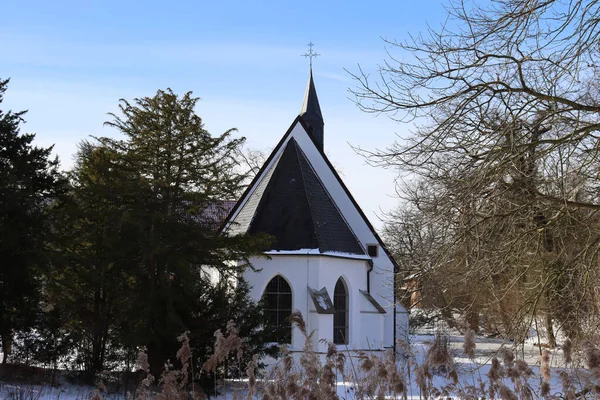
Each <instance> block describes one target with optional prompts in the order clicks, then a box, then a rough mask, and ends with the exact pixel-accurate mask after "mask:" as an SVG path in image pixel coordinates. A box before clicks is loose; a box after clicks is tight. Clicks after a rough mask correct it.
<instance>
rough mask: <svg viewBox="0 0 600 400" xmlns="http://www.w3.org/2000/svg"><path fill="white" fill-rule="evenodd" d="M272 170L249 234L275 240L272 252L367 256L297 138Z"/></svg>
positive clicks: (291, 141)
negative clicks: (260, 234)
mask: <svg viewBox="0 0 600 400" xmlns="http://www.w3.org/2000/svg"><path fill="white" fill-rule="evenodd" d="M272 168H273V169H272V171H269V172H270V174H271V176H270V179H269V182H268V184H267V185H266V187H265V188H264V190H263V192H262V196H261V197H260V200H259V202H258V205H257V207H256V212H255V213H254V215H253V218H252V220H251V222H250V225H249V227H248V230H247V232H248V233H258V232H263V233H267V234H269V235H271V236H273V237H275V241H274V243H273V244H272V245H271V248H269V249H268V250H300V249H319V251H320V252H322V253H324V252H341V253H350V254H365V252H364V250H363V249H362V247H361V245H360V244H359V242H358V240H357V239H356V237H355V236H354V233H353V232H352V230H351V229H350V228H349V227H348V225H347V224H346V221H345V220H344V218H343V217H342V215H341V214H340V211H339V210H338V209H337V207H336V206H335V204H334V202H333V200H332V199H331V197H330V196H329V194H328V192H327V190H326V189H325V188H324V186H323V184H322V182H321V181H320V180H319V178H318V177H317V175H316V174H315V172H314V170H313V168H312V167H311V165H310V163H309V162H308V160H307V159H306V156H305V155H304V153H303V152H302V150H301V149H300V147H299V146H298V144H297V143H296V141H295V140H294V139H293V138H292V139H290V140H289V142H288V143H287V145H286V147H285V149H284V150H283V152H282V154H281V157H280V158H279V160H278V162H277V164H276V165H274V166H273V167H272ZM263 182H264V181H263Z"/></svg>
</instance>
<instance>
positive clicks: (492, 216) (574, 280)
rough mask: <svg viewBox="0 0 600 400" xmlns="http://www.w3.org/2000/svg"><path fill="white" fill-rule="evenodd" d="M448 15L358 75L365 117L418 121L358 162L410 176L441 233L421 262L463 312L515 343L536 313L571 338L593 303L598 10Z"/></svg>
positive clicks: (541, 8) (414, 197)
mask: <svg viewBox="0 0 600 400" xmlns="http://www.w3.org/2000/svg"><path fill="white" fill-rule="evenodd" d="M447 10H448V19H447V21H446V23H445V25H443V26H441V27H440V28H439V29H433V28H432V29H429V30H428V32H427V33H425V34H422V35H416V36H413V37H411V39H410V40H408V41H405V42H396V41H387V44H388V45H389V46H390V51H389V54H390V57H389V59H388V60H387V61H386V62H385V63H384V64H383V66H381V68H380V73H379V75H378V76H377V77H376V78H375V79H374V80H373V79H372V78H371V77H370V76H368V75H366V74H364V73H363V72H362V71H359V72H358V73H356V74H354V77H355V78H356V80H357V83H358V87H357V88H356V89H355V90H354V94H355V95H356V101H357V103H358V105H359V106H360V107H361V108H362V109H363V110H364V111H367V112H377V113H387V114H389V115H390V116H391V117H392V118H394V119H396V120H398V121H405V122H413V123H414V125H415V127H416V128H415V129H414V130H413V132H412V134H411V135H410V136H409V137H408V138H406V139H405V140H403V141H397V142H395V143H394V144H392V145H391V146H390V147H389V148H388V149H385V150H383V151H376V152H369V151H364V150H363V154H364V155H365V156H367V157H368V159H369V160H370V162H371V163H373V164H376V165H382V166H386V167H396V168H399V170H400V171H401V172H402V173H404V174H407V175H410V176H412V177H414V179H417V180H418V182H419V184H418V185H417V186H413V187H408V186H405V187H403V188H401V189H400V191H401V192H402V193H403V195H404V197H405V198H406V200H407V201H408V203H410V204H412V205H413V206H414V207H416V209H417V210H419V213H420V214H421V215H422V216H423V218H426V220H427V221H435V223H436V224H438V226H437V228H436V229H437V230H438V231H444V232H445V233H446V240H444V242H443V243H438V244H436V246H437V248H436V250H435V252H433V253H434V254H435V257H433V256H431V255H430V256H429V257H430V260H429V261H430V262H429V263H423V262H421V263H420V265H421V266H424V265H427V269H426V271H428V273H429V274H432V273H433V272H432V271H435V273H436V274H437V275H438V276H439V277H443V279H444V286H446V287H447V288H448V290H449V293H451V294H452V299H454V301H455V302H456V303H457V304H458V305H459V306H460V307H461V308H462V309H463V311H464V312H465V313H467V312H477V313H479V312H480V311H486V312H487V315H488V316H491V317H490V319H493V321H491V323H492V324H494V325H495V326H498V327H499V330H501V331H503V332H504V333H506V334H507V335H510V336H511V337H513V338H522V337H523V335H524V334H525V331H526V329H527V328H528V327H529V325H531V324H532V323H536V321H537V320H536V319H535V317H536V316H538V315H539V316H541V315H543V316H545V322H546V330H547V331H548V332H549V333H550V336H549V339H550V342H552V341H553V336H552V335H551V334H552V332H554V329H555V327H554V324H553V321H556V322H557V327H558V328H559V329H564V330H565V331H566V332H567V333H568V334H569V335H570V336H573V337H576V336H577V337H578V336H580V335H581V333H582V332H581V328H582V326H584V325H585V326H587V330H588V331H590V329H591V328H592V327H595V326H596V324H597V321H595V318H594V315H595V314H597V304H598V303H599V301H600V298H599V297H598V295H597V290H596V289H598V287H599V286H600V285H598V284H596V282H597V279H596V277H597V276H598V272H599V271H598V259H597V258H598V251H599V250H600V221H599V220H598V215H597V213H598V211H599V210H600V199H598V193H599V191H600V180H599V179H598V174H599V172H600V162H599V161H600V160H599V158H598V150H599V149H600V146H599V144H598V143H599V142H598V139H599V137H598V134H599V131H600V91H599V90H598V81H597V79H596V76H597V75H596V74H597V72H598V67H599V66H598V58H599V41H598V39H599V37H600V26H599V23H600V22H599V21H600V5H599V4H598V1H582V0H579V1H566V0H564V1H563V0H545V1H544V0H498V1H494V2H491V3H488V4H487V5H485V6H479V5H476V4H473V3H467V2H466V1H458V0H457V1H452V2H451V3H450V4H449V5H448V7H447ZM399 222H402V223H404V221H402V219H400V220H399V219H398V218H391V219H390V221H389V224H388V229H392V228H390V227H391V226H394V225H395V224H397V223H399ZM400 234H402V233H400ZM592 277H593V279H592ZM436 284H438V285H439V284H440V282H439V281H438V282H436ZM550 344H553V343H550Z"/></svg>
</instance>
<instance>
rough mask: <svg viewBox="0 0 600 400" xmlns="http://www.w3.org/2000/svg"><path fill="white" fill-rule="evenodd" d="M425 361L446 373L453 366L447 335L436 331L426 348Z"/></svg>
mask: <svg viewBox="0 0 600 400" xmlns="http://www.w3.org/2000/svg"><path fill="white" fill-rule="evenodd" d="M425 363H426V364H427V365H428V366H430V367H433V368H435V369H440V370H442V371H443V372H446V373H447V372H448V371H451V370H452V369H453V368H454V360H453V359H452V356H451V355H450V349H449V345H448V337H447V336H443V335H442V334H441V333H440V332H438V333H436V335H435V339H434V340H433V344H432V345H431V347H430V348H429V349H428V350H427V355H426V356H425Z"/></svg>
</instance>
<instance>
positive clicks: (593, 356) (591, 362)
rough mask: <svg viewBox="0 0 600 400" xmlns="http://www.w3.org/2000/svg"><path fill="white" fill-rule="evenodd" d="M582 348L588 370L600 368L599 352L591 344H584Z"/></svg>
mask: <svg viewBox="0 0 600 400" xmlns="http://www.w3.org/2000/svg"><path fill="white" fill-rule="evenodd" d="M582 347H583V354H584V355H585V361H586V364H587V366H588V368H589V369H595V368H598V367H600V350H598V348H597V347H596V346H594V345H593V344H592V343H591V342H584V343H583V345H582Z"/></svg>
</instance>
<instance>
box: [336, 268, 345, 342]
mask: <svg viewBox="0 0 600 400" xmlns="http://www.w3.org/2000/svg"><path fill="white" fill-rule="evenodd" d="M333 308H335V314H333V343H335V344H348V288H347V287H346V282H344V280H343V279H342V278H340V279H338V281H337V283H336V284H335V289H334V291H333Z"/></svg>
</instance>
